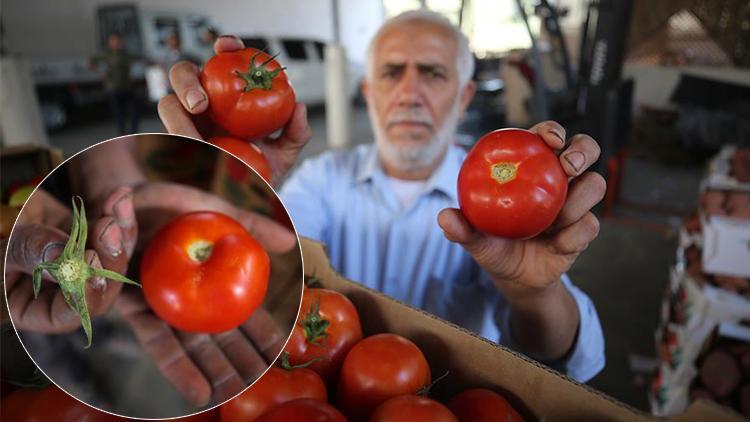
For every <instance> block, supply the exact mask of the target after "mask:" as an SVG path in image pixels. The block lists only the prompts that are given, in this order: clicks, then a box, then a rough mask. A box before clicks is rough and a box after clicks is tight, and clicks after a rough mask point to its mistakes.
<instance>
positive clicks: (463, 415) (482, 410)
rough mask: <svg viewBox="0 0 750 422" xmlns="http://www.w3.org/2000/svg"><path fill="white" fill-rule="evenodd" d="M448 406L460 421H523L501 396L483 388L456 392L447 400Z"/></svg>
mask: <svg viewBox="0 0 750 422" xmlns="http://www.w3.org/2000/svg"><path fill="white" fill-rule="evenodd" d="M448 407H449V408H450V409H451V411H453V413H454V414H455V415H456V416H458V419H459V420H461V422H464V421H465V422H494V421H503V422H523V418H522V417H521V415H519V414H518V412H516V411H515V410H514V409H513V407H511V405H510V404H509V403H508V402H507V401H506V400H505V399H504V398H503V396H501V395H499V394H497V393H495V392H494V391H492V390H487V389H485V388H473V389H470V390H466V391H464V392H462V393H459V394H457V395H456V396H455V397H453V398H452V399H451V401H450V402H448Z"/></svg>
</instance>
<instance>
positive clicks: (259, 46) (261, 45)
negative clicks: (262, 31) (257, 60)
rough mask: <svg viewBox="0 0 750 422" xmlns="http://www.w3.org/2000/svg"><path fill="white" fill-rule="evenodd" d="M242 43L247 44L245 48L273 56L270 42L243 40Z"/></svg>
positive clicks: (256, 39)
mask: <svg viewBox="0 0 750 422" xmlns="http://www.w3.org/2000/svg"><path fill="white" fill-rule="evenodd" d="M242 42H243V43H245V47H248V48H254V49H256V50H260V51H263V52H265V53H268V54H271V50H270V47H269V45H268V40H266V39H265V38H242Z"/></svg>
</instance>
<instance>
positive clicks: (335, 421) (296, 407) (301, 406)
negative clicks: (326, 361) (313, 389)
mask: <svg viewBox="0 0 750 422" xmlns="http://www.w3.org/2000/svg"><path fill="white" fill-rule="evenodd" d="M256 421H257V422H346V418H345V417H344V415H342V414H341V412H339V411H338V410H336V408H335V407H333V406H331V405H330V404H328V403H326V402H322V401H318V400H312V399H297V400H292V401H288V402H286V403H284V404H282V405H280V406H278V407H276V408H275V409H273V410H271V411H270V412H268V413H265V414H263V415H262V416H261V417H259V418H258V419H256Z"/></svg>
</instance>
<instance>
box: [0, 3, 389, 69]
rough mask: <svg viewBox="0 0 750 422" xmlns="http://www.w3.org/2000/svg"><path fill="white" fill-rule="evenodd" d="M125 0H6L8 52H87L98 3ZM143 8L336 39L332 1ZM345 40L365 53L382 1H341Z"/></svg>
mask: <svg viewBox="0 0 750 422" xmlns="http://www.w3.org/2000/svg"><path fill="white" fill-rule="evenodd" d="M123 3H124V2H123V1H122V0H64V1H60V0H5V1H3V10H2V19H3V23H4V25H5V35H6V45H7V47H8V49H9V51H11V52H14V53H22V54H24V55H26V56H38V57H52V56H71V55H88V54H91V53H92V52H94V51H95V49H96V35H95V34H96V23H95V15H96V8H97V6H99V5H104V4H123ZM129 3H133V4H136V5H137V6H138V7H139V8H141V9H144V10H145V9H148V10H152V11H179V12H181V13H188V14H196V15H202V16H207V17H209V18H210V19H211V20H212V21H213V22H214V24H215V25H216V26H217V27H218V28H219V30H220V32H222V33H237V34H239V33H258V34H269V35H283V36H294V37H312V38H318V39H321V40H323V41H331V40H332V39H333V26H332V25H333V24H332V10H333V6H332V1H331V0H273V1H268V0H245V1H242V2H238V1H236V0H234V1H232V0H212V1H210V2H209V1H206V0H179V1H175V0H135V1H131V2H129ZM339 11H340V30H341V39H342V43H343V45H344V47H345V48H346V49H347V54H348V56H349V58H350V59H351V60H354V61H357V62H361V61H364V58H365V49H366V46H367V41H368V40H369V38H370V37H371V36H372V34H373V33H374V32H375V30H376V29H377V27H378V26H379V25H380V23H381V22H382V20H383V16H384V11H383V6H382V2H381V1H380V0H357V1H353V0H339Z"/></svg>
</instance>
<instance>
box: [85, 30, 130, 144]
mask: <svg viewBox="0 0 750 422" xmlns="http://www.w3.org/2000/svg"><path fill="white" fill-rule="evenodd" d="M107 47H108V50H107V52H105V53H102V54H99V55H96V56H94V57H92V58H91V61H90V66H91V67H92V68H96V67H101V68H103V83H104V89H105V91H106V93H107V99H108V100H109V106H110V108H111V110H112V114H113V115H114V116H115V121H116V122H117V133H118V134H119V135H126V134H129V133H137V132H138V123H139V119H140V116H139V110H138V98H137V95H136V93H135V89H134V88H135V83H134V81H133V78H132V76H131V73H130V69H131V66H132V65H133V63H135V62H136V61H138V60H140V57H138V56H134V55H132V54H130V53H128V52H127V51H126V50H125V48H124V46H123V42H122V37H121V36H120V34H118V33H112V34H110V35H109V37H107Z"/></svg>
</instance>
